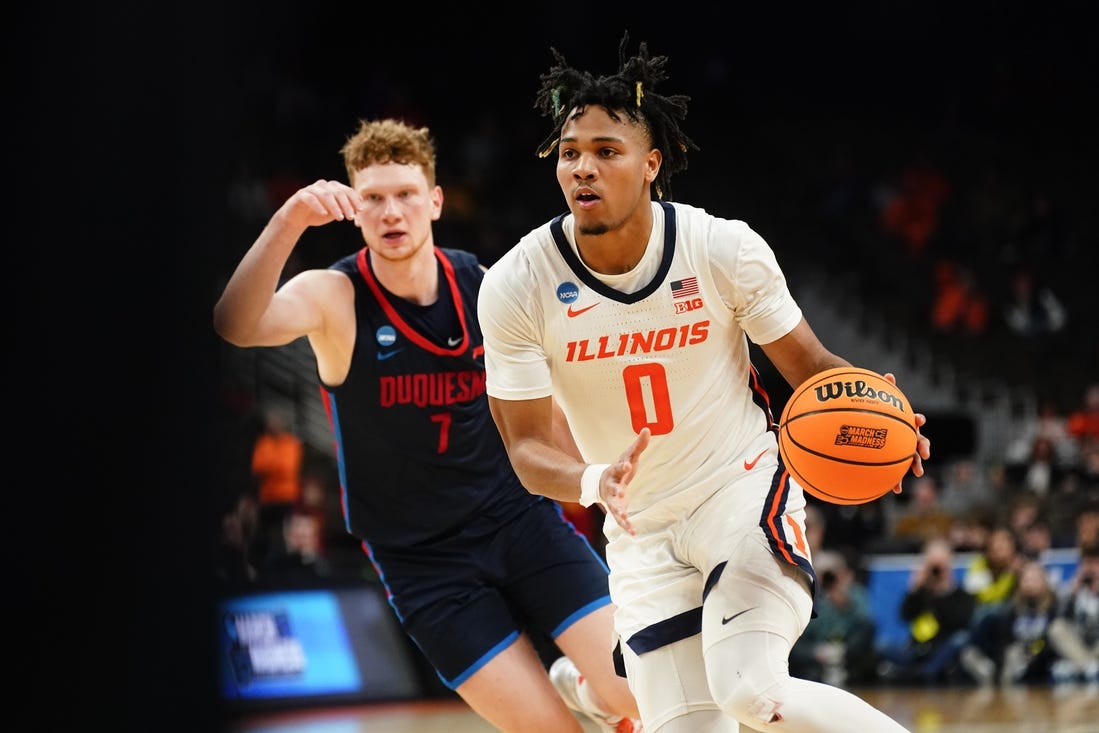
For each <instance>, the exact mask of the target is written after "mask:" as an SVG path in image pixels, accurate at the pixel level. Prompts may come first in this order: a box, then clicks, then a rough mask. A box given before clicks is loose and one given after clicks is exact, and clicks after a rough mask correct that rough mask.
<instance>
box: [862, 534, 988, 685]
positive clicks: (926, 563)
mask: <svg viewBox="0 0 1099 733" xmlns="http://www.w3.org/2000/svg"><path fill="white" fill-rule="evenodd" d="M921 555H922V557H921V561H920V564H919V565H918V566H917V567H916V568H915V569H914V570H913V571H912V574H911V575H910V576H909V581H908V591H907V592H906V593H905V596H904V599H903V600H902V601H901V607H900V615H901V618H902V619H903V620H904V621H905V622H906V623H907V624H908V640H907V641H906V643H904V644H902V645H900V646H893V647H888V646H887V647H883V648H882V649H880V650H879V654H880V655H881V657H882V659H883V662H882V664H881V665H880V668H879V672H880V674H881V676H882V677H884V678H885V679H887V680H888V681H890V682H893V683H903V682H919V683H930V684H938V683H950V682H959V681H965V680H966V679H967V677H966V675H965V672H964V670H962V668H961V666H960V664H959V660H958V656H959V654H960V652H961V650H962V649H963V648H964V647H965V645H966V643H967V641H968V640H969V625H970V622H971V621H972V619H973V610H974V608H975V607H976V599H975V598H974V596H973V595H972V594H971V593H969V592H967V591H966V590H965V589H964V588H962V587H961V585H960V584H959V583H958V579H957V576H956V574H955V571H954V549H953V547H952V546H951V544H950V542H949V541H948V540H946V539H944V538H938V537H936V538H933V539H931V540H928V541H927V542H926V543H925V544H924V547H923V552H922V553H921Z"/></svg>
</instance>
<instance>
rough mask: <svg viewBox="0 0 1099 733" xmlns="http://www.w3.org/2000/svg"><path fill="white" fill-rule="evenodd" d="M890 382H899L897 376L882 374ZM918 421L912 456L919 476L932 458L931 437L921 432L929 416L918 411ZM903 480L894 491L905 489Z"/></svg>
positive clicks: (913, 465) (916, 419)
mask: <svg viewBox="0 0 1099 733" xmlns="http://www.w3.org/2000/svg"><path fill="white" fill-rule="evenodd" d="M882 376H883V377H885V378H886V380H887V381H888V382H889V383H890V384H894V385H895V384H896V383H897V377H896V376H895V375H894V374H892V373H891V372H886V373H885V374H883V375H882ZM913 418H915V422H916V454H915V455H914V456H912V468H911V470H912V475H913V476H916V477H917V478H918V477H920V476H923V462H924V461H927V460H930V459H931V439H930V438H928V437H927V436H926V435H924V434H923V433H921V432H920V428H922V427H923V426H924V425H926V424H927V416H926V415H924V414H923V413H920V412H917V413H915V414H914V415H913ZM901 483H902V482H901V481H898V482H897V485H896V486H894V487H893V493H894V494H899V493H901V491H902V490H903V486H902V485H901Z"/></svg>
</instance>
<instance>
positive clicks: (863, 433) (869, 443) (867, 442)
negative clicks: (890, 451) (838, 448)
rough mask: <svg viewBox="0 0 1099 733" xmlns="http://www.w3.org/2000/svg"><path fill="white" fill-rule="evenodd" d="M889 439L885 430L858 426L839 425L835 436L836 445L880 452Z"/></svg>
mask: <svg viewBox="0 0 1099 733" xmlns="http://www.w3.org/2000/svg"><path fill="white" fill-rule="evenodd" d="M888 438H889V431H888V430H886V429H885V428H866V427H860V426H858V425H840V431H839V433H838V434H837V435H836V445H850V446H853V447H856V448H874V449H876V450H881V449H882V448H884V447H885V445H886V442H887V440H888Z"/></svg>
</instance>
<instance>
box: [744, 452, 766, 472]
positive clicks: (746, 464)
mask: <svg viewBox="0 0 1099 733" xmlns="http://www.w3.org/2000/svg"><path fill="white" fill-rule="evenodd" d="M766 452H767V449H766V448H764V449H763V450H761V451H760V452H759V455H758V456H756V457H755V458H753V459H752V460H750V461H745V462H744V470H745V471H751V470H752V469H753V468H755V467H756V464H757V463H759V459H760V458H763V454H764V453H766Z"/></svg>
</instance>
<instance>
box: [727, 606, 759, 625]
mask: <svg viewBox="0 0 1099 733" xmlns="http://www.w3.org/2000/svg"><path fill="white" fill-rule="evenodd" d="M753 610H755V606H752V607H751V608H745V609H744V610H743V611H741V612H740V613H734V614H733V615H732V616H729V617H728V618H725V617H724V616H722V617H721V625H722V626H724V625H725V624H727V623H729V622H730V621H732V620H733V619H734V618H736V617H737V616H739V615H740V614H741V613H748V612H749V611H753Z"/></svg>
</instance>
